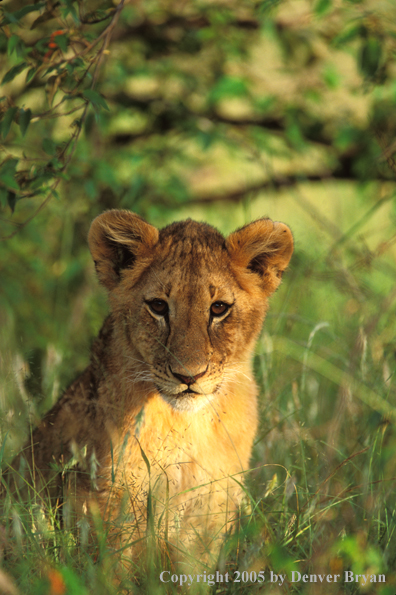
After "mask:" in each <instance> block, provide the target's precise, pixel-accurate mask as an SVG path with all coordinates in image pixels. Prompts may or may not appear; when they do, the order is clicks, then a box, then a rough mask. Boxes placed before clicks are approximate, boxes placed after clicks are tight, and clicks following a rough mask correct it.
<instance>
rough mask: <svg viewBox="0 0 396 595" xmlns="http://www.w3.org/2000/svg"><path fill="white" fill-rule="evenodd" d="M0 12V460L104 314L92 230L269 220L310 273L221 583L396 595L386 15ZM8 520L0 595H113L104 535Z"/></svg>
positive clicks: (139, 576) (271, 375)
mask: <svg viewBox="0 0 396 595" xmlns="http://www.w3.org/2000/svg"><path fill="white" fill-rule="evenodd" d="M0 10H1V11H2V12H1V27H2V32H3V35H2V37H0V54H1V56H2V58H3V59H2V60H1V64H2V66H1V72H0V77H1V80H2V82H1V92H0V96H1V101H0V117H1V123H0V126H1V139H2V145H1V152H0V210H1V216H0V235H1V237H2V239H3V240H4V241H3V242H1V243H0V337H1V352H2V358H1V360H0V362H1V363H0V376H1V384H0V410H1V412H2V422H3V423H2V424H1V426H2V441H5V442H4V446H5V448H3V449H2V450H1V451H0V456H1V457H3V456H4V457H7V456H10V453H11V452H12V451H15V450H16V449H18V448H19V446H20V445H21V443H22V442H23V436H24V435H26V427H27V417H30V420H31V422H32V423H35V421H36V420H37V419H38V417H39V416H40V415H41V414H42V413H43V412H44V411H45V410H47V409H48V408H49V407H50V406H51V405H52V403H53V402H54V401H55V400H56V398H57V397H58V396H59V393H60V392H61V391H62V389H63V388H64V387H65V386H66V385H67V384H68V382H70V381H71V380H72V379H73V378H74V377H75V375H76V373H77V372H78V370H81V369H83V367H84V366H85V365H86V362H87V356H88V352H89V343H90V341H91V339H92V337H93V336H94V335H95V334H96V333H97V331H98V329H99V328H100V325H101V321H102V319H103V316H104V314H105V312H106V305H105V298H104V296H103V294H101V293H100V292H99V291H98V288H97V285H96V282H95V278H94V272H93V267H92V265H91V260H90V256H89V254H88V250H87V246H86V235H87V231H88V226H89V222H90V221H91V220H92V218H93V217H94V216H95V215H97V214H98V213H99V212H101V211H103V210H104V209H107V208H130V209H132V210H134V211H136V212H138V213H139V214H141V215H143V216H144V217H147V218H148V219H149V220H150V221H151V222H152V223H154V224H157V225H160V226H162V225H164V224H166V223H168V222H170V221H171V220H173V219H175V218H178V219H180V218H183V217H186V216H192V217H194V218H198V219H205V220H207V221H209V222H211V223H213V224H214V225H216V226H218V227H219V228H220V229H221V231H223V232H225V233H228V232H229V231H231V230H232V229H233V228H235V227H237V226H238V225H242V224H244V223H245V222H246V221H248V220H250V219H252V218H254V217H259V216H263V215H267V214H268V215H269V216H270V217H272V218H274V219H281V220H284V221H286V222H287V223H289V224H290V225H291V227H292V229H293V231H294V234H295V240H296V253H295V256H294V257H293V262H292V265H291V267H290V270H289V272H288V273H287V274H286V275H285V280H284V283H283V286H282V287H281V289H280V291H279V292H278V293H277V295H276V296H275V297H274V298H273V300H272V304H271V309H270V314H269V317H268V319H267V323H266V327H265V330H264V333H263V335H262V338H261V340H260V343H259V347H258V351H257V355H256V359H255V370H256V377H257V379H258V381H259V384H260V395H261V396H260V399H261V414H262V415H261V417H262V422H261V427H260V432H259V435H258V436H257V440H256V446H255V452H254V461H253V466H252V470H251V471H250V472H249V473H247V475H246V486H247V488H246V491H247V502H248V503H249V506H250V510H249V506H248V507H247V511H246V514H245V518H244V520H243V521H242V522H241V525H240V527H239V529H238V531H237V532H236V533H235V535H233V536H231V537H230V539H229V541H228V542H227V545H226V548H225V549H226V551H225V553H224V558H222V561H220V563H219V567H223V568H225V569H228V570H229V571H230V572H232V571H233V570H234V569H239V570H240V571H244V570H246V571H249V573H250V572H253V571H255V572H258V571H259V570H265V571H266V573H267V572H269V570H270V569H272V570H273V571H274V572H275V573H284V572H287V573H288V575H290V573H291V571H292V570H297V571H298V572H300V573H301V574H312V573H315V574H319V573H328V572H332V573H337V572H338V571H341V572H343V571H344V570H352V571H353V572H354V573H357V574H362V573H365V572H367V573H370V574H379V573H384V574H386V577H387V583H386V584H385V585H382V584H381V585H380V584H378V585H375V586H372V585H370V588H369V589H368V590H367V589H366V591H364V592H367V593H374V592H375V593H377V592H378V593H382V595H387V594H388V593H394V590H395V582H394V577H393V576H392V574H391V571H392V569H393V568H394V567H395V560H396V547H395V535H396V533H395V506H396V502H395V496H394V491H395V490H394V481H395V476H396V473H395V462H394V461H395V457H394V452H395V446H396V445H395V432H394V421H395V408H394V396H395V385H394V382H395V381H394V369H395V353H396V343H395V326H394V320H395V298H396V292H395V284H394V279H395V275H396V270H395V268H396V264H395V257H396V252H395V237H396V236H395V230H394V225H395V218H396V208H395V206H396V202H395V185H394V182H393V180H394V174H395V161H394V149H395V145H394V137H395V129H396V120H395V116H394V114H395V102H396V95H395V89H396V86H395V62H394V55H395V49H396V35H395V33H396V29H395V22H396V14H395V11H396V8H395V5H394V3H393V2H392V1H391V0H389V1H387V0H385V1H384V2H381V3H379V2H376V1H375V0H340V1H335V0H334V1H332V0H315V1H313V2H309V1H308V0H307V1H301V2H300V1H299V2H296V1H295V0H294V1H292V0H290V1H286V0H279V1H274V0H257V1H253V2H252V1H250V0H249V1H248V0H246V1H245V0H238V1H237V0H230V1H229V2H226V3H225V2H221V1H216V0H215V1H213V2H205V1H201V0H200V1H198V0H193V1H191V2H179V1H174V0H148V1H145V2H141V3H138V2H127V1H126V0H122V1H121V2H119V3H112V2H110V1H107V0H104V1H103V2H90V1H86V2H83V1H74V0H59V2H53V1H51V0H48V1H42V2H35V3H32V4H26V2H23V1H22V0H13V2H12V3H11V2H9V3H7V2H3V3H1V5H0ZM8 506H10V511H11V512H10V515H8V516H7V519H5V520H4V525H5V529H6V535H8V536H9V537H7V539H8V542H7V548H8V554H7V558H6V559H5V560H4V562H2V567H1V569H0V590H1V588H3V583H4V581H5V580H9V581H11V587H12V588H14V589H16V587H15V584H16V585H18V589H19V591H20V592H21V593H24V592H26V593H36V594H37V595H41V594H42V595H44V594H47V593H56V592H59V593H62V592H65V593H81V594H85V593H91V592H92V593H110V594H111V593H116V592H117V591H118V590H119V588H118V587H117V586H115V584H114V583H113V573H114V568H113V562H114V559H115V558H117V559H119V557H120V556H121V553H120V552H118V554H117V556H114V553H113V552H112V551H110V550H109V549H107V547H106V542H105V533H102V534H100V532H99V537H98V539H99V542H100V543H99V544H98V548H99V550H98V551H99V552H100V556H99V558H97V557H96V556H97V554H96V553H92V552H90V551H88V550H86V549H84V548H83V547H78V546H77V544H76V541H75V537H74V535H73V533H72V532H68V531H67V530H65V529H64V528H63V529H62V528H60V527H59V526H57V521H56V515H55V514H54V515H52V516H51V514H49V515H48V518H46V520H45V523H47V524H45V523H44V521H43V519H42V517H41V516H40V510H39V509H38V508H37V506H36V503H30V504H29V503H28V504H25V508H22V509H21V508H20V507H19V505H18V503H12V502H11V503H8ZM24 513H27V514H28V515H29V516H30V517H31V519H34V523H33V526H34V527H35V530H34V531H32V529H31V527H32V524H31V523H24V522H22V521H23V516H24ZM9 519H11V520H9ZM21 519H22V520H21ZM40 519H41V520H40ZM8 523H11V524H10V525H8ZM0 530H1V527H0ZM2 535H3V533H0V545H1V544H2ZM1 547H2V546H1ZM157 563H158V564H159V565H158V564H157ZM161 564H164V561H163V560H160V561H159V562H158V559H157V558H156V553H155V552H154V554H153V557H152V566H151V567H150V568H149V569H147V568H146V567H143V565H142V566H138V565H135V564H133V563H129V566H127V567H126V568H127V570H126V576H125V577H124V578H125V589H126V590H127V589H130V590H132V591H133V592H137V590H138V589H140V590H141V591H142V592H146V591H147V592H150V593H155V592H161V593H162V592H176V590H177V587H176V586H173V585H172V584H166V585H163V584H160V583H159V581H158V575H159V568H160V567H161ZM10 577H11V578H10ZM2 581H3V583H2ZM4 584H5V583H4ZM266 586H267V587H268V585H266ZM11 587H10V589H9V592H10V593H11V592H13V591H12V589H11ZM325 587H326V592H330V593H340V592H346V593H355V592H357V591H358V590H359V589H360V587H359V584H358V583H351V584H344V583H342V584H339V585H338V586H337V585H333V584H326V585H325ZM216 588H217V589H218V591H217V592H219V593H231V592H241V593H244V592H248V591H249V592H251V591H252V590H253V591H255V590H256V591H257V592H259V591H260V585H258V584H250V583H249V584H246V585H245V584H242V583H241V584H239V585H237V584H236V583H235V584H232V583H230V584H228V585H225V584H224V585H221V584H217V585H216ZM282 588H283V589H284V590H286V592H299V593H318V592H322V591H320V590H318V589H319V586H318V585H316V584H312V585H311V584H309V583H307V584H305V583H302V582H298V583H291V582H290V581H289V582H288V583H287V584H286V586H284V587H282ZM321 588H323V586H322V587H321ZM57 589H58V591H57ZM62 589H63V591H62ZM337 589H338V590H337ZM370 589H371V590H370ZM202 590H203V591H204V590H205V589H202ZM14 592H16V591H14ZM213 592H214V591H213Z"/></svg>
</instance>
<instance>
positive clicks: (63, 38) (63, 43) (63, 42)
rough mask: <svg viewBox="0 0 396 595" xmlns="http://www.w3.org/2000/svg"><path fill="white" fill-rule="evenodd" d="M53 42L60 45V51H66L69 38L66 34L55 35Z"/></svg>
mask: <svg viewBox="0 0 396 595" xmlns="http://www.w3.org/2000/svg"><path fill="white" fill-rule="evenodd" d="M54 42H55V43H56V45H57V46H58V47H60V49H61V50H62V52H67V46H68V45H69V38H68V36H67V35H57V36H56V37H54Z"/></svg>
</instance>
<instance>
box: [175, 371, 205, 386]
mask: <svg viewBox="0 0 396 595" xmlns="http://www.w3.org/2000/svg"><path fill="white" fill-rule="evenodd" d="M207 369H208V368H205V370H204V371H203V372H200V373H199V374H196V375H195V376H193V375H191V376H184V375H183V374H177V373H176V372H174V371H173V370H172V368H171V372H172V374H173V376H175V377H176V378H177V379H178V380H180V382H182V383H183V384H187V386H190V384H194V382H195V381H196V380H198V378H202V376H203V375H204V374H205V373H206V370H207Z"/></svg>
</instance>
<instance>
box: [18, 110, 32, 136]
mask: <svg viewBox="0 0 396 595" xmlns="http://www.w3.org/2000/svg"><path fill="white" fill-rule="evenodd" d="M31 119H32V110H31V109H30V108H28V109H27V110H24V109H21V111H20V112H19V128H20V129H21V132H22V136H25V134H26V130H27V129H28V126H29V124H30V120H31Z"/></svg>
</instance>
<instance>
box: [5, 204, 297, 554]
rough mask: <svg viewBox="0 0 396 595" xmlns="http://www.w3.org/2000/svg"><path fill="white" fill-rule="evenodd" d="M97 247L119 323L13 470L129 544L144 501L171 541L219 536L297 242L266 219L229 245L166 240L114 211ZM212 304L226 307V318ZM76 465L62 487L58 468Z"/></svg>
mask: <svg viewBox="0 0 396 595" xmlns="http://www.w3.org/2000/svg"><path fill="white" fill-rule="evenodd" d="M89 246H90V250H91V253H92V256H93V259H94V261H95V266H96V269H97V273H98V277H99V280H100V282H101V283H102V284H103V285H104V286H105V287H106V288H107V289H108V291H109V301H110V306H111V314H110V316H109V317H108V318H107V320H106V321H105V323H104V325H103V328H102V330H101V332H100V335H99V337H98V338H97V339H96V341H95V343H94V346H93V349H92V355H91V363H90V365H89V366H88V368H87V369H86V370H85V371H84V372H83V374H82V375H81V376H80V377H79V378H78V379H77V380H76V381H75V382H74V383H73V384H72V385H71V386H70V387H69V389H68V390H67V391H66V392H65V393H64V395H63V396H62V397H61V399H60V400H59V402H58V403H57V404H56V405H55V406H54V407H53V409H52V410H51V411H50V412H49V413H48V414H47V415H46V416H45V418H44V419H43V421H42V423H41V424H40V426H39V427H38V428H37V429H36V430H35V431H34V433H33V438H32V441H31V443H29V445H28V446H27V447H26V448H25V449H24V452H23V459H22V458H21V459H20V460H18V461H15V462H14V468H15V467H20V466H21V465H22V463H23V462H24V461H27V464H28V467H29V470H30V473H32V474H33V475H34V477H35V478H36V480H37V484H38V485H41V488H42V489H44V486H46V487H45V490H47V489H49V491H50V493H51V494H52V497H53V498H54V500H55V499H58V501H59V498H60V490H61V489H62V497H63V498H64V497H65V491H67V489H70V490H71V491H72V492H73V499H75V500H76V502H77V510H80V511H86V510H89V508H91V510H99V512H100V514H101V516H102V517H103V518H104V519H107V520H109V521H111V522H115V521H117V523H118V526H121V530H122V531H124V532H125V534H126V535H127V538H128V540H129V541H130V542H133V541H134V540H136V539H138V538H139V537H140V536H142V535H144V532H145V528H146V519H147V496H148V492H149V489H150V493H151V494H152V497H153V499H152V502H153V506H154V508H155V515H156V519H157V521H158V519H159V518H160V515H161V514H163V517H162V527H164V533H165V534H166V533H167V532H168V536H170V535H172V534H173V535H176V534H177V535H178V536H179V537H181V538H182V539H187V540H188V539H190V538H191V534H194V535H195V534H196V532H194V531H192V530H191V527H195V530H198V531H199V532H201V533H202V532H204V531H207V534H208V535H209V536H211V537H214V536H215V534H216V532H217V531H218V530H222V529H224V528H226V527H227V524H228V523H229V521H231V520H232V519H233V518H234V517H235V513H236V511H237V509H238V505H239V503H240V499H241V495H242V489H241V487H240V482H241V481H243V472H244V471H246V470H247V469H248V466H249V459H250V455H251V449H252V443H253V439H254V436H255V432H256V428H257V403H256V394H257V388H256V384H255V382H254V380H253V378H252V366H251V360H252V354H253V349H254V345H255V341H256V339H257V336H258V334H259V332H260V329H261V326H262V323H263V320H264V316H265V313H266V309H267V298H268V296H269V295H270V294H271V293H273V291H275V289H276V288H277V287H278V285H279V283H280V279H281V275H282V272H283V271H284V269H285V268H286V267H287V265H288V262H289V260H290V257H291V254H292V251H293V240H292V235H291V233H290V230H289V228H288V227H287V226H286V225H284V224H282V223H273V222H272V221H271V220H269V219H260V220H258V221H256V222H253V223H251V224H249V225H246V226H245V227H243V228H242V229H240V230H238V231H236V232H234V233H232V234H231V235H230V236H229V237H228V238H227V239H224V238H223V237H222V236H221V235H220V234H219V233H218V232H217V231H216V230H215V229H214V228H212V227H210V226H208V225H206V224H201V223H196V222H193V221H190V220H187V221H184V222H180V223H174V224H172V225H170V226H168V227H166V228H164V229H163V230H161V231H158V230H157V229H156V228H154V227H153V226H151V225H149V224H148V223H146V222H145V221H143V220H142V219H141V218H140V217H138V216H137V215H134V214H133V213H130V212H127V211H108V212H106V213H104V214H102V215H100V216H99V217H97V218H96V219H95V220H94V221H93V223H92V226H91V229H90V232H89ZM153 300H162V301H163V302H166V304H167V305H168V307H169V311H168V312H167V313H166V315H162V314H158V313H156V312H154V311H153V310H152V308H151V305H150V304H152V303H153ZM216 302H222V303H225V304H227V305H229V306H230V307H229V309H228V310H227V311H226V312H225V314H224V315H221V316H219V317H216V316H213V315H211V307H212V304H214V303H216ZM194 377H197V378H196V379H195V380H194ZM183 380H184V381H185V382H183ZM188 386H189V388H190V391H194V392H186V390H187V389H188ZM72 455H73V456H74V465H73V467H72V470H73V473H74V474H73V475H71V472H70V473H69V480H68V482H65V477H66V475H67V474H66V473H65V472H64V473H63V476H62V477H63V480H61V479H60V474H59V469H60V468H61V467H62V466H63V468H64V469H65V466H66V468H68V467H71V464H70V460H71V457H72ZM68 462H69V463H68ZM22 466H23V465H22ZM71 477H72V480H71ZM62 481H63V485H62ZM69 484H70V486H69ZM71 484H72V485H71ZM115 524H116V523H115ZM169 538H170V540H171V541H172V539H173V538H172V537H169ZM174 539H176V537H174Z"/></svg>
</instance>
